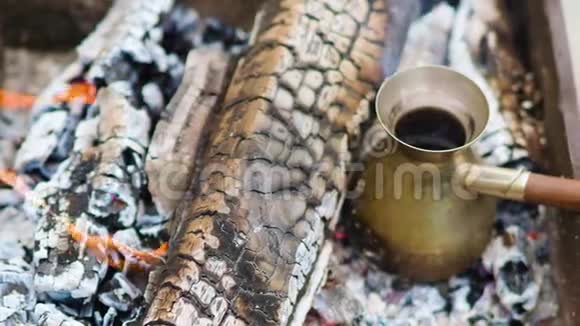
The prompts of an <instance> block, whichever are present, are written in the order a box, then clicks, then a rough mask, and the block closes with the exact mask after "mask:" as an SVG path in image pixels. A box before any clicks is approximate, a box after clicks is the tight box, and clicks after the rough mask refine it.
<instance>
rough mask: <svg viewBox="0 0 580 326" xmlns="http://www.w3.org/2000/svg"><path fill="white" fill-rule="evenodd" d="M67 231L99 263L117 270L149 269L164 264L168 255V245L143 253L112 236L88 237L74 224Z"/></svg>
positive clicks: (164, 244)
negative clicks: (105, 263) (106, 264)
mask: <svg viewBox="0 0 580 326" xmlns="http://www.w3.org/2000/svg"><path fill="white" fill-rule="evenodd" d="M67 231H68V233H69V234H70V235H71V237H72V238H73V239H74V240H75V241H77V242H79V243H83V244H84V245H85V246H86V248H88V249H89V251H90V252H91V253H92V254H93V255H94V256H95V257H96V258H97V259H98V260H99V261H101V262H103V261H107V263H108V264H109V266H111V267H112V268H115V269H123V268H127V267H128V268H130V269H136V270H145V269H149V268H151V267H153V266H156V265H159V264H161V263H163V262H164V259H163V257H164V256H165V255H166V254H167V249H168V244H167V243H163V244H162V245H161V246H160V247H159V248H158V249H155V250H154V251H142V250H137V249H134V248H131V247H129V246H127V245H125V244H123V243H121V242H119V241H117V240H115V239H113V238H112V237H111V236H97V235H88V234H86V233H84V232H81V231H79V230H78V229H77V228H76V227H75V225H73V224H69V225H68V228H67Z"/></svg>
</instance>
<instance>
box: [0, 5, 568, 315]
mask: <svg viewBox="0 0 580 326" xmlns="http://www.w3.org/2000/svg"><path fill="white" fill-rule="evenodd" d="M252 3H254V2H252ZM534 6H535V5H533V6H532V7H531V8H532V9H533V8H536V7H534ZM218 7H219V6H217V5H216V6H212V5H209V3H208V2H204V1H193V2H192V3H185V4H184V3H174V2H173V1H171V0H163V1H148V0H138V1H137V0H135V1H124V0H117V1H114V2H113V4H112V6H111V8H110V9H109V11H108V13H107V14H106V16H105V17H104V18H103V19H102V20H101V21H100V23H99V24H98V25H97V26H96V28H95V30H94V31H93V32H92V33H90V34H89V35H88V36H86V38H84V40H83V41H82V42H81V43H80V45H79V46H78V47H77V48H76V53H75V51H73V50H70V49H65V50H63V49H62V46H60V48H59V49H58V50H55V49H51V48H49V49H35V50H30V49H24V48H18V49H16V48H15V47H14V46H13V45H8V46H5V48H4V49H3V60H4V64H3V68H4V69H3V70H0V71H1V72H2V74H1V75H0V77H2V78H3V83H2V88H1V89H0V225H1V226H2V227H1V228H0V324H6V325H27V324H38V325H59V324H66V325H93V324H94V325H140V324H144V325H287V324H291V325H302V324H307V325H338V324H341V325H342V324H345V325H350V324H356V325H391V324H393V325H465V324H474V325H488V324H506V325H519V324H522V325H523V324H534V325H536V324H542V323H550V322H553V321H554V320H556V318H557V316H558V314H559V313H560V311H559V305H560V304H559V300H558V291H557V287H556V285H555V282H554V281H555V280H554V279H555V274H554V269H555V267H556V269H557V267H558V266H554V265H553V262H554V259H553V257H552V256H551V254H552V249H551V242H552V240H551V236H550V233H549V231H550V227H553V225H554V224H553V223H551V222H550V220H551V218H550V217H549V216H551V214H552V212H550V211H548V210H546V208H544V207H541V206H537V205H531V204H521V203H515V202H511V201H502V202H501V203H500V204H499V206H498V213H497V216H496V223H495V227H494V234H493V237H492V240H491V242H490V243H489V244H488V246H487V248H486V250H485V252H484V254H483V255H482V257H481V259H480V260H479V261H478V262H477V263H475V264H474V265H473V266H472V267H470V268H469V269H468V270H466V271H465V272H463V273H460V274H458V275H455V276H453V277H452V278H450V279H448V280H445V281H440V282H433V283H416V282H412V281H411V280H409V279H406V278H405V277H404V276H402V275H399V274H397V273H395V272H393V271H392V270H390V266H388V265H385V264H384V262H385V261H387V260H388V259H385V257H386V256H387V255H390V254H391V253H389V252H386V251H384V250H382V249H381V247H382V246H381V244H380V242H379V241H378V240H377V239H375V236H374V234H373V231H372V230H369V229H368V228H367V227H366V226H364V225H362V224H361V223H360V222H359V220H358V219H357V211H356V209H355V208H354V207H355V206H354V205H353V204H352V202H351V199H352V198H354V197H355V196H356V194H357V193H359V192H360V189H361V187H364V184H362V183H361V182H360V180H359V177H360V171H361V168H360V167H361V166H362V167H363V168H364V164H365V162H366V161H367V160H368V159H369V158H370V157H372V156H376V155H385V153H387V152H388V151H389V139H388V138H386V137H385V134H383V133H382V132H381V129H380V126H379V125H378V123H377V122H376V118H375V117H374V116H373V114H372V113H371V112H373V111H374V110H372V106H373V104H372V103H373V99H374V95H375V92H376V90H377V86H378V85H379V84H380V82H381V81H382V79H383V78H384V77H385V76H388V75H390V74H392V73H393V72H395V71H396V70H397V69H405V68H409V67H414V66H420V65H428V64H437V65H448V66H451V67H453V68H454V69H456V70H458V71H461V72H462V73H464V74H466V75H467V76H469V77H470V78H471V79H472V80H474V81H475V82H476V83H477V84H478V85H479V86H480V87H481V88H482V89H483V90H484V92H485V93H486V94H485V95H486V97H487V99H488V102H490V106H491V110H492V115H493V119H492V121H491V123H490V128H488V130H487V131H486V134H485V135H484V136H483V137H482V140H481V141H479V142H478V144H477V145H476V151H477V152H478V154H480V155H481V156H482V157H483V159H484V160H485V161H486V162H487V163H488V164H491V165H496V166H505V167H512V168H513V167H525V168H527V169H532V170H536V171H545V170H547V169H549V168H552V167H551V166H550V165H549V164H550V160H549V159H548V155H547V154H546V153H547V149H546V135H545V132H544V124H545V121H544V119H545V117H546V116H550V114H549V113H546V103H547V101H546V100H545V97H546V94H545V91H546V87H545V86H544V85H545V80H542V78H546V77H545V75H542V74H538V73H537V70H535V69H534V68H535V67H534V66H533V65H532V64H531V63H530V62H532V60H533V58H531V57H530V56H529V55H528V54H527V52H526V51H529V49H530V48H531V47H533V46H534V44H535V43H534V42H532V41H529V40H528V39H527V38H526V37H522V36H521V35H527V34H528V30H527V29H526V28H527V27H526V26H527V25H526V21H525V20H524V19H525V14H524V13H518V12H517V11H516V10H515V9H514V8H511V7H510V6H509V5H507V6H506V5H505V4H504V3H502V2H499V1H487V0H485V1H484V0H463V1H459V2H456V3H448V2H444V1H443V2H439V1H419V0H416V1H408V0H400V1H398V0H394V1H387V2H385V1H383V0H368V1H367V0H349V1H346V0H340V1H338V0H337V1H323V0H307V1H299V0H286V1H280V2H279V3H278V2H271V3H266V4H264V5H263V6H262V7H261V10H260V11H258V12H257V14H255V13H254V10H243V9H239V8H232V10H227V7H226V8H223V7H222V8H221V9H220V8H218ZM194 8H196V9H199V11H196V10H195V9H194ZM216 8H217V9H216ZM224 9H225V10H224ZM234 9H235V10H234ZM238 9H239V10H238ZM532 9H530V12H532ZM534 10H535V9H534ZM224 12H225V14H224ZM211 14H217V15H219V16H220V17H221V18H222V19H223V20H220V19H218V18H213V17H210V16H209V15H211ZM242 16H243V18H241V17H242ZM250 16H251V17H254V16H256V19H255V23H254V25H253V27H251V24H249V23H248V22H249V21H250V20H251V19H249V18H248V17H250ZM73 25H74V24H73ZM11 33H16V32H11ZM19 33H20V32H19ZM75 33H82V31H80V32H79V31H75ZM8 34H10V33H8ZM11 35H16V34H11ZM19 35H20V34H19ZM18 39H19V40H20V41H19V42H20V43H22V38H18ZM8 41H9V43H12V44H14V42H15V41H14V39H13V38H9V39H8ZM31 41H34V39H31ZM524 41H525V42H524ZM0 44H1V42H0ZM522 44H524V45H522Z"/></svg>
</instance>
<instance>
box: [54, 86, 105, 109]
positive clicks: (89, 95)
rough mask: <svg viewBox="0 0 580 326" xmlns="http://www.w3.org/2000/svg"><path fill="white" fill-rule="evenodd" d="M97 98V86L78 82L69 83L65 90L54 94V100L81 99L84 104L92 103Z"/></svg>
mask: <svg viewBox="0 0 580 326" xmlns="http://www.w3.org/2000/svg"><path fill="white" fill-rule="evenodd" d="M96 98H97V88H96V87H95V85H93V84H90V83H86V82H79V83H72V84H70V85H69V86H68V87H67V89H66V91H64V92H62V93H60V94H58V95H56V96H55V97H54V100H55V101H56V102H72V101H75V100H82V101H83V103H84V104H93V103H95V100H96Z"/></svg>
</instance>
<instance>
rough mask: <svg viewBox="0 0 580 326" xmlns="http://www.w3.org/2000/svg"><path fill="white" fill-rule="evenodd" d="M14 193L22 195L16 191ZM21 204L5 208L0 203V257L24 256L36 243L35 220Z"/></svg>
mask: <svg viewBox="0 0 580 326" xmlns="http://www.w3.org/2000/svg"><path fill="white" fill-rule="evenodd" d="M1 191H2V190H0V196H1ZM6 191H10V190H6ZM12 194H13V195H14V196H20V195H18V194H17V193H16V192H14V191H12ZM20 204H21V202H18V203H16V204H15V205H14V206H8V207H5V208H1V207H2V206H1V205H0V226H1V227H0V259H10V258H16V257H18V258H23V257H24V256H25V255H26V252H25V250H31V249H32V247H33V245H34V235H33V232H32V230H34V221H32V220H31V219H30V218H28V216H27V215H26V213H25V212H24V210H23V209H22V208H21V207H19V206H18V205H20Z"/></svg>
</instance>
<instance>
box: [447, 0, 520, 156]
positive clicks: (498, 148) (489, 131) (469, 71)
mask: <svg viewBox="0 0 580 326" xmlns="http://www.w3.org/2000/svg"><path fill="white" fill-rule="evenodd" d="M474 17H475V16H474V15H473V6H472V1H462V2H461V4H460V6H459V9H458V13H457V18H456V19H455V24H454V26H453V32H452V35H451V41H450V44H449V61H450V64H451V66H452V67H453V68H455V69H457V70H458V71H460V72H462V73H464V74H465V75H467V76H468V77H469V78H471V79H472V80H473V81H474V82H476V83H477V84H478V85H479V87H480V88H481V90H482V91H483V93H484V94H485V97H486V99H487V102H488V104H489V109H490V120H489V124H488V126H487V128H486V130H485V131H484V132H483V135H482V136H481V138H480V139H479V141H478V142H477V143H475V144H474V145H473V149H474V150H475V151H476V153H477V154H479V155H480V156H481V157H482V158H483V160H484V161H485V162H487V163H488V164H490V165H495V166H514V165H518V164H525V163H526V162H528V151H527V150H526V148H525V147H522V146H520V145H519V144H518V143H517V142H516V140H515V139H514V136H513V135H512V133H511V129H510V127H509V126H508V124H507V123H506V121H505V119H504V117H503V116H502V114H501V112H500V103H499V101H498V99H497V97H496V94H495V92H494V90H493V88H492V87H491V85H490V84H489V82H488V81H487V80H486V78H485V77H484V76H483V74H482V73H481V72H480V69H479V63H478V62H477V61H476V59H475V58H474V57H473V54H472V52H471V48H470V44H472V43H471V41H470V38H472V37H473V34H471V33H470V32H472V31H470V29H469V27H470V22H471V21H472V20H473V18H474ZM522 162H523V163H522Z"/></svg>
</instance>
